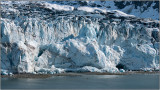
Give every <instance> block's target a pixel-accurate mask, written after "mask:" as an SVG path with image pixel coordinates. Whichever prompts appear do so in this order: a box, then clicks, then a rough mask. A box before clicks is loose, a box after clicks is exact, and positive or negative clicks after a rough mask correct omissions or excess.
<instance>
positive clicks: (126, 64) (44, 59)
mask: <svg viewBox="0 0 160 90" xmlns="http://www.w3.org/2000/svg"><path fill="white" fill-rule="evenodd" d="M17 2H20V1H17ZM17 2H11V1H10V2H9V1H6V2H2V3H1V6H2V10H1V44H0V47H1V74H11V73H33V74H56V73H64V72H111V73H116V72H125V71H124V70H159V43H160V39H159V36H160V34H159V21H158V20H153V19H147V18H146V19H142V18H138V17H136V16H134V15H128V14H126V13H124V12H121V11H119V10H106V9H101V8H95V7H87V6H70V5H60V4H55V3H53V4H52V3H48V2H46V1H39V2H28V1H26V2H25V1H23V2H22V1H21V2H20V3H17Z"/></svg>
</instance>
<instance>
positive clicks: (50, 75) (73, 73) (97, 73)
mask: <svg viewBox="0 0 160 90" xmlns="http://www.w3.org/2000/svg"><path fill="white" fill-rule="evenodd" d="M131 74H159V75H160V72H159V71H127V72H123V73H108V72H105V73H99V72H81V73H78V72H69V73H60V74H29V73H23V74H13V75H1V78H49V77H52V76H81V75H131Z"/></svg>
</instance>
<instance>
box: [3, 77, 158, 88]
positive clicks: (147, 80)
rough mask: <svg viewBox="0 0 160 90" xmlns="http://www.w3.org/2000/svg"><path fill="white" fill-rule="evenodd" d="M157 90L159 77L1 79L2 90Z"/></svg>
mask: <svg viewBox="0 0 160 90" xmlns="http://www.w3.org/2000/svg"><path fill="white" fill-rule="evenodd" d="M24 88H26V89H158V88H159V75H156V74H153V75H144V74H139V75H138V74H136V75H82V76H53V77H50V78H46V79H27V78H2V89H24Z"/></svg>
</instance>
